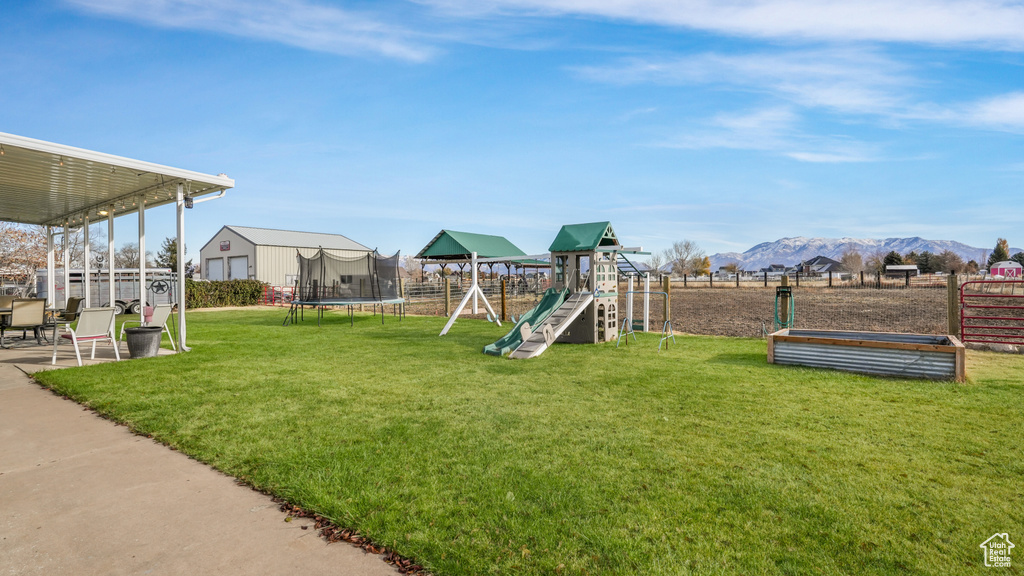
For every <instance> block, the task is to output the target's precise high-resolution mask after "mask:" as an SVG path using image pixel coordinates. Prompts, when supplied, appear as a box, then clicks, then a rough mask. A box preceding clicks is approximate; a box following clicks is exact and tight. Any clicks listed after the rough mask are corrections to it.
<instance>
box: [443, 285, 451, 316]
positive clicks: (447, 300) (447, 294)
mask: <svg viewBox="0 0 1024 576" xmlns="http://www.w3.org/2000/svg"><path fill="white" fill-rule="evenodd" d="M444 315H445V316H451V315H452V279H451V278H449V277H447V276H445V277H444Z"/></svg>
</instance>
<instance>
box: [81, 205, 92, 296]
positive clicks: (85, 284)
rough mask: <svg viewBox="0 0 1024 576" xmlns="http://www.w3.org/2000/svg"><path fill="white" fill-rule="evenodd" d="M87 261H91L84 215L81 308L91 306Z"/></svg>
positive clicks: (90, 285)
mask: <svg viewBox="0 0 1024 576" xmlns="http://www.w3.org/2000/svg"><path fill="white" fill-rule="evenodd" d="M89 260H92V244H90V243H89V216H88V215H86V217H85V218H84V219H83V223H82V297H83V298H85V306H82V308H88V307H90V306H91V305H92V282H90V280H92V274H91V272H92V270H91V269H90V267H89Z"/></svg>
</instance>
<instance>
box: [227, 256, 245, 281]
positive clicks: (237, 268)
mask: <svg viewBox="0 0 1024 576" xmlns="http://www.w3.org/2000/svg"><path fill="white" fill-rule="evenodd" d="M247 278H249V257H248V256H232V257H231V258H228V280H246V279H247Z"/></svg>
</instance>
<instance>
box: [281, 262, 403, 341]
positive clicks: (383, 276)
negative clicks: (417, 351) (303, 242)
mask: <svg viewBox="0 0 1024 576" xmlns="http://www.w3.org/2000/svg"><path fill="white" fill-rule="evenodd" d="M296 256H297V259H298V263H299V280H298V286H297V288H296V291H295V294H296V298H295V299H293V300H292V302H291V306H290V307H289V308H288V315H287V316H286V317H285V319H284V323H283V325H284V326H287V325H288V324H291V323H294V322H296V321H299V320H304V319H305V310H306V308H307V307H309V308H313V309H314V310H315V311H316V313H317V319H316V323H317V326H319V325H320V321H321V320H322V319H323V315H324V309H326V308H341V307H345V308H347V309H348V316H349V324H350V325H353V324H354V323H355V320H354V310H355V307H356V306H366V305H370V306H372V307H373V313H374V315H376V314H377V307H378V306H380V321H381V324H383V323H384V315H385V306H387V305H389V304H390V305H391V306H392V310H393V315H394V316H397V317H398V318H399V320H401V318H402V316H404V315H405V306H403V304H405V298H403V297H402V288H401V284H400V282H399V276H398V260H399V253H398V252H395V254H394V256H383V255H381V254H380V253H378V252H377V251H376V250H374V251H373V252H367V253H366V254H365V255H362V256H355V257H347V258H346V257H342V256H334V255H332V254H328V253H327V252H324V250H323V248H320V249H319V250H317V252H316V254H315V255H314V256H311V257H309V258H307V257H305V256H303V255H302V254H301V253H297V255H296Z"/></svg>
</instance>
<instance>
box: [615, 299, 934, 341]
mask: <svg viewBox="0 0 1024 576" xmlns="http://www.w3.org/2000/svg"><path fill="white" fill-rule="evenodd" d="M793 295H794V296H793V297H794V301H795V307H796V310H795V312H796V314H795V326H796V327H797V328H813V329H821V330H870V331H884V332H905V333H920V334H943V333H945V332H946V292H945V290H942V289H928V288H920V289H907V290H870V289H829V288H798V289H794V291H793ZM663 299H664V297H662V296H653V297H652V299H651V327H652V329H653V330H660V328H661V324H662V322H663V310H664V304H663ZM639 300H640V299H639V297H636V301H635V302H634V311H635V312H634V316H635V317H636V318H640V317H641V306H642V304H641V303H640V301H639ZM619 306H620V309H621V310H624V308H625V298H624V297H623V298H620V304H619ZM774 314H775V290H774V289H773V288H768V289H765V288H761V289H756V288H741V289H731V290H730V289H719V288H714V289H712V288H685V289H684V288H675V287H673V290H672V327H673V329H674V330H675V331H676V332H683V333H688V334H708V335H715V336H746V337H757V336H761V335H762V334H763V331H762V330H763V328H762V326H764V327H765V328H767V330H768V331H772V330H773V328H774V321H773V317H774ZM621 315H622V313H621V312H620V316H621Z"/></svg>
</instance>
